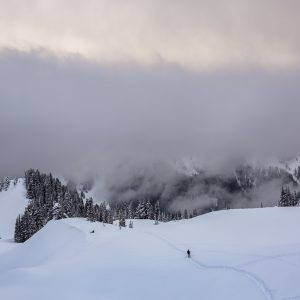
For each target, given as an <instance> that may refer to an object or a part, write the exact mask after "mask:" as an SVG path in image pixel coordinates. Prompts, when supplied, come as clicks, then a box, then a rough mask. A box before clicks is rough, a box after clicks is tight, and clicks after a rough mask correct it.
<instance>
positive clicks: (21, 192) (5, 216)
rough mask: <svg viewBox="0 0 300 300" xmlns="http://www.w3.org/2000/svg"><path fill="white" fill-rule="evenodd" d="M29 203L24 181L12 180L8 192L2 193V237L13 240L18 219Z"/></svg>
mask: <svg viewBox="0 0 300 300" xmlns="http://www.w3.org/2000/svg"><path fill="white" fill-rule="evenodd" d="M27 203H28V199H26V190H25V185H24V179H23V178H20V179H18V180H16V181H15V182H14V180H10V184H9V187H8V189H7V190H2V191H1V192H0V237H1V238H12V237H13V233H14V229H15V222H16V218H17V216H18V215H19V214H21V213H23V212H24V209H25V206H26V205H27Z"/></svg>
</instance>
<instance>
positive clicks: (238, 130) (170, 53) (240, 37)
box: [0, 0, 300, 178]
mask: <svg viewBox="0 0 300 300" xmlns="http://www.w3.org/2000/svg"><path fill="white" fill-rule="evenodd" d="M299 11H300V2H299V1H298V0H286V1H279V0H260V1H259V0H236V1H234V0H226V1H225V0H218V1H216V0H214V1H200V0H198V1H193V0H188V1H179V0H178V1H177V0H172V1H171V0H165V1H158V0H151V1H150V0H149V1H145V0H138V1H137V0H136V1H133V0H123V1H113V0H107V1H103V0H97V1H96V0H95V1H93V0H86V1H79V0H60V1H58V0H51V1H50V0H39V1H30V0H28V1H17V0H10V1H4V0H0V105H1V106H0V138H1V153H0V176H4V175H10V176H14V175H19V174H21V173H22V172H23V171H24V169H26V168H29V167H35V168H41V169H43V170H45V171H52V172H54V173H57V174H62V175H71V176H73V177H75V178H85V177H86V176H94V175H95V174H98V173H105V172H107V170H110V169H112V168H116V167H117V166H118V165H120V164H124V162H125V163H126V162H144V161H153V160H157V159H173V158H174V159H175V158H178V157H186V156H194V157H198V158H199V159H200V160H202V161H222V160H232V159H235V158H240V157H251V156H273V155H275V156H279V157H284V156H290V155H295V154H297V153H300V139H299V138H298V136H299V128H300V117H299V115H300V114H299V112H300V97H299V96H300V87H299V82H300V81H299V79H300V72H299V67H300V26H299V25H300V24H299Z"/></svg>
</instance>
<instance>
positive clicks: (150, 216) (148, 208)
mask: <svg viewBox="0 0 300 300" xmlns="http://www.w3.org/2000/svg"><path fill="white" fill-rule="evenodd" d="M146 214H147V219H149V220H153V219H154V212H153V206H152V204H151V203H150V201H149V200H147V202H146Z"/></svg>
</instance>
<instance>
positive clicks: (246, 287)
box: [0, 207, 300, 300]
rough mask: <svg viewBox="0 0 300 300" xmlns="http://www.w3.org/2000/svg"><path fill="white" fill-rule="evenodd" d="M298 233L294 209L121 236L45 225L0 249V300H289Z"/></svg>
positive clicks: (299, 292)
mask: <svg viewBox="0 0 300 300" xmlns="http://www.w3.org/2000/svg"><path fill="white" fill-rule="evenodd" d="M299 226H300V208H296V207H293V208H264V209H252V210H228V211H219V212H214V213H210V214H206V215H203V216H200V217H197V218H194V219H189V220H182V221H177V222H169V223H161V224H159V225H157V226H155V225H153V222H152V221H149V220H134V228H133V229H130V228H122V229H121V230H120V229H119V227H118V226H116V225H107V224H106V225H105V226H104V225H103V224H101V223H97V222H95V223H91V222H87V221H85V220H84V219H79V218H74V219H64V220H60V221H51V222H49V223H48V224H47V225H46V226H45V227H44V228H43V229H42V230H40V231H39V232H38V233H37V234H36V235H34V236H33V237H32V238H31V239H29V240H28V241H27V242H25V243H24V244H12V243H9V242H7V241H2V242H1V243H0V248H1V249H2V248H3V249H4V248H5V251H2V254H0V298H1V299H6V300H10V299H19V298H22V299H40V298H41V297H43V299H44V300H48V299H49V300H50V299H72V300H74V299H78V300H79V299H80V300H81V299H88V300H90V299H91V300H94V299H97V300H99V299H105V300H107V299H114V300H115V299H230V300H234V299H238V300H241V299H243V300H247V299H249V300H254V299H255V300H260V299H274V300H283V299H297V297H298V298H299V296H300V287H299V284H298V277H299V272H300V264H299V261H300V238H299V236H298V235H296V234H295V229H296V228H299ZM92 230H94V231H95V233H90V232H91V231H92ZM7 244H9V247H7ZM188 248H189V249H190V250H191V252H192V258H191V259H188V258H187V257H186V250H187V249H188ZM0 253H1V251H0Z"/></svg>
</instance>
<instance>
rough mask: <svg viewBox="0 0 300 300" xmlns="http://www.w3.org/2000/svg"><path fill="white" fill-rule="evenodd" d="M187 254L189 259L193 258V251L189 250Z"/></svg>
mask: <svg viewBox="0 0 300 300" xmlns="http://www.w3.org/2000/svg"><path fill="white" fill-rule="evenodd" d="M186 253H187V255H188V258H191V251H190V250H189V249H188V250H187V251H186Z"/></svg>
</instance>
